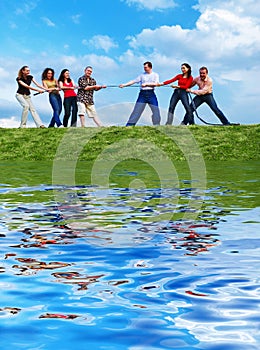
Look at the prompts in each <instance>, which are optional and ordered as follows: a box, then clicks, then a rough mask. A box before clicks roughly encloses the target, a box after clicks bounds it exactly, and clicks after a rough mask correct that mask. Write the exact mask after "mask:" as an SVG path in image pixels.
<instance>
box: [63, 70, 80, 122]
mask: <svg viewBox="0 0 260 350" xmlns="http://www.w3.org/2000/svg"><path fill="white" fill-rule="evenodd" d="M58 82H59V87H60V89H61V90H63V92H64V100H63V106H64V117H63V125H64V126H65V127H67V126H68V121H69V118H70V114H71V124H70V125H71V126H77V113H78V106H77V94H76V92H75V91H74V89H76V88H77V86H76V85H75V84H74V81H73V80H72V79H71V78H70V72H69V70H68V69H63V70H62V71H61V73H60V76H59V79H58Z"/></svg>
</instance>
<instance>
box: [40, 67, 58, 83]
mask: <svg viewBox="0 0 260 350" xmlns="http://www.w3.org/2000/svg"><path fill="white" fill-rule="evenodd" d="M49 70H50V71H51V73H52V76H51V79H50V80H54V73H55V72H54V70H53V69H52V68H45V69H44V71H43V72H42V80H48V79H47V74H48V72H49Z"/></svg>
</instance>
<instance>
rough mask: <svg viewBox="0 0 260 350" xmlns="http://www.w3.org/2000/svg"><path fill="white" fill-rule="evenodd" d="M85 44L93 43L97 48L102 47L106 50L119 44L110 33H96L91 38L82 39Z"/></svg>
mask: <svg viewBox="0 0 260 350" xmlns="http://www.w3.org/2000/svg"><path fill="white" fill-rule="evenodd" d="M82 44H83V45H86V46H87V45H91V46H93V47H94V48H96V49H102V50H104V51H105V52H108V51H110V50H111V49H112V48H116V47H118V45H117V44H116V43H115V42H114V41H113V39H111V38H110V37H109V36H108V35H94V36H93V37H92V38H91V39H90V40H86V39H84V40H82Z"/></svg>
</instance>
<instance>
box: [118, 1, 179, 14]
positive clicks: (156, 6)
mask: <svg viewBox="0 0 260 350" xmlns="http://www.w3.org/2000/svg"><path fill="white" fill-rule="evenodd" d="M121 1H125V2H126V3H127V5H129V6H131V5H136V6H137V7H138V8H139V9H147V10H158V11H160V10H166V9H169V8H173V7H175V6H176V3H175V1H174V0H121Z"/></svg>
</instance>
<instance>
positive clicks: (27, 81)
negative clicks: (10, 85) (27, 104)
mask: <svg viewBox="0 0 260 350" xmlns="http://www.w3.org/2000/svg"><path fill="white" fill-rule="evenodd" d="M32 80H33V76H32V75H27V77H26V78H23V77H22V78H16V81H17V83H18V90H17V93H18V94H21V95H28V96H29V95H30V89H28V88H27V87H25V86H23V85H21V84H20V83H19V81H22V82H24V83H25V84H27V85H31V82H32Z"/></svg>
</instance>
